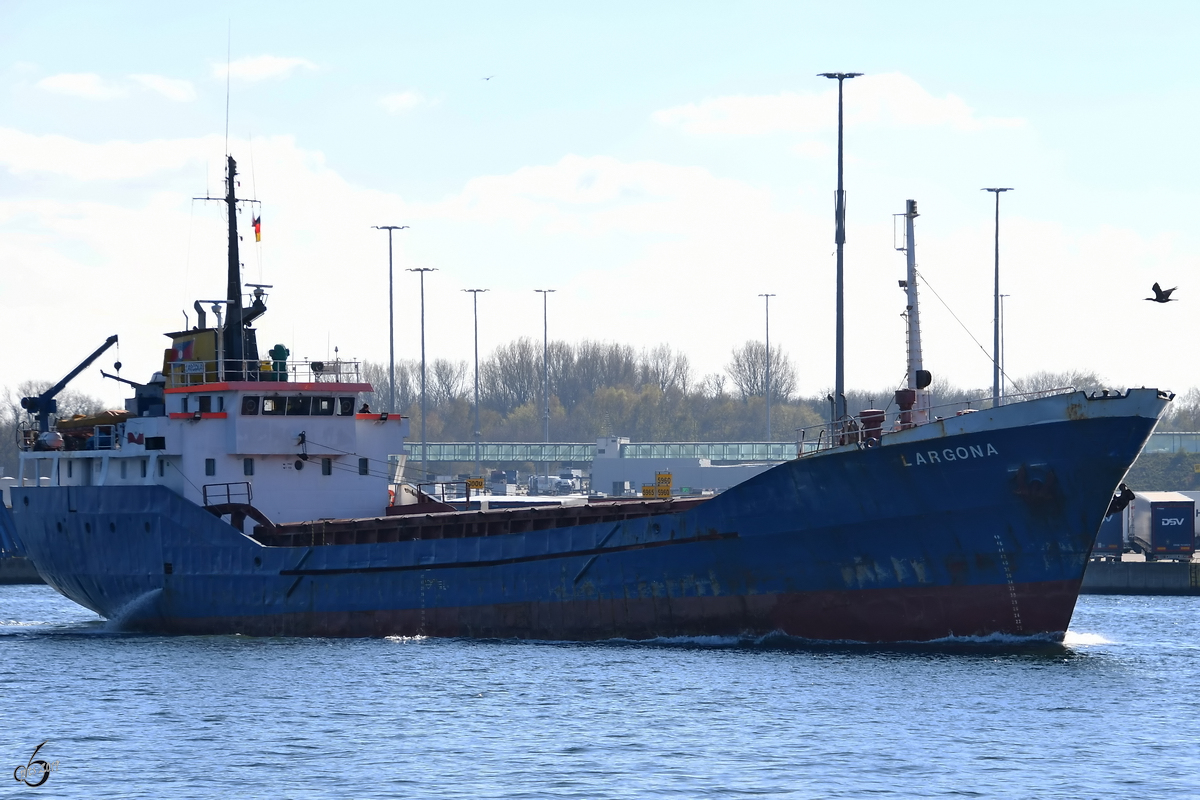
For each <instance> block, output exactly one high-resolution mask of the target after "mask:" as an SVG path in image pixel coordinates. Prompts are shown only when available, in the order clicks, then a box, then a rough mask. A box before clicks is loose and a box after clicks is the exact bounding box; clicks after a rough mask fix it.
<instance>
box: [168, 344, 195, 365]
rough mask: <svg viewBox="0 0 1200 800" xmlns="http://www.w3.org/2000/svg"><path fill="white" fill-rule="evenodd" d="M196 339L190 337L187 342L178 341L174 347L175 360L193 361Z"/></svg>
mask: <svg viewBox="0 0 1200 800" xmlns="http://www.w3.org/2000/svg"><path fill="white" fill-rule="evenodd" d="M195 346H196V340H195V339H188V340H187V341H186V342H176V343H175V344H174V345H173V346H172V349H173V350H174V351H175V359H174V360H175V361H191V360H192V359H193V358H194V355H193V354H194V353H195Z"/></svg>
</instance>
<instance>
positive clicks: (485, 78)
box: [482, 75, 496, 81]
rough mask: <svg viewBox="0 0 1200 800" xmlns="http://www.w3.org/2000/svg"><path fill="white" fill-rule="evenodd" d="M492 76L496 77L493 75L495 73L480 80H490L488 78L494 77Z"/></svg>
mask: <svg viewBox="0 0 1200 800" xmlns="http://www.w3.org/2000/svg"><path fill="white" fill-rule="evenodd" d="M494 77H496V76H495V75H488V76H487V77H486V78H483V79H482V80H485V81H490V80H491V79H492V78H494Z"/></svg>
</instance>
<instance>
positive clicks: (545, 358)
mask: <svg viewBox="0 0 1200 800" xmlns="http://www.w3.org/2000/svg"><path fill="white" fill-rule="evenodd" d="M534 291H535V292H538V293H540V294H541V295H542V403H543V405H545V407H546V411H545V416H544V418H543V419H544V420H545V438H546V444H550V338H549V332H550V317H549V313H548V310H547V302H546V300H547V298H548V297H550V295H551V294H552V293H553V292H556V291H557V289H534ZM545 456H546V454H545V453H542V457H543V458H545ZM549 482H550V461H549V460H547V461H546V483H549Z"/></svg>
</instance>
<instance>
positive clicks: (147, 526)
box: [146, 522, 150, 533]
mask: <svg viewBox="0 0 1200 800" xmlns="http://www.w3.org/2000/svg"><path fill="white" fill-rule="evenodd" d="M149 532H150V523H149V522H147V523H146V533H149Z"/></svg>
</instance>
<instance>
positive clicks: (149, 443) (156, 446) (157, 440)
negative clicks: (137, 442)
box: [146, 436, 167, 450]
mask: <svg viewBox="0 0 1200 800" xmlns="http://www.w3.org/2000/svg"><path fill="white" fill-rule="evenodd" d="M146 449H147V450H166V449H167V437H165V436H147V437H146Z"/></svg>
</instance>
